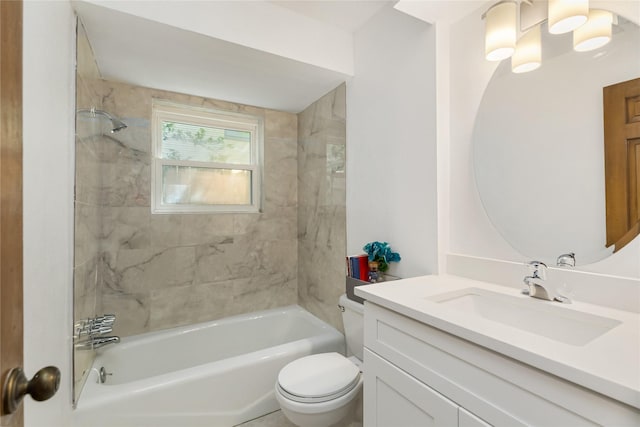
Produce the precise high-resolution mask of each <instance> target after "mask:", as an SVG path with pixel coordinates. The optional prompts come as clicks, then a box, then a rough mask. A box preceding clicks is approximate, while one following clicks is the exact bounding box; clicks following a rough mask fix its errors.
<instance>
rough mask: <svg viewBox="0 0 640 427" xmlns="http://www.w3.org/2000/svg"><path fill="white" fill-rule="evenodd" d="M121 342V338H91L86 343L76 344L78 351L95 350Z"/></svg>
mask: <svg viewBox="0 0 640 427" xmlns="http://www.w3.org/2000/svg"><path fill="white" fill-rule="evenodd" d="M118 342H120V337H116V336H112V337H90V338H89V339H86V340H84V341H81V342H79V343H77V344H76V348H77V349H78V350H95V349H97V348H100V347H104V346H105V345H109V344H115V343H118Z"/></svg>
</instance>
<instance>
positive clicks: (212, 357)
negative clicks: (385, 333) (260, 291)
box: [74, 306, 344, 427]
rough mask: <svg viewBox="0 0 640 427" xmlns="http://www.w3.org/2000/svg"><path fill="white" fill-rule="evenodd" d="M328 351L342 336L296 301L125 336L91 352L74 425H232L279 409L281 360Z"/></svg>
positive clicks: (340, 345)
mask: <svg viewBox="0 0 640 427" xmlns="http://www.w3.org/2000/svg"><path fill="white" fill-rule="evenodd" d="M329 351H337V352H340V353H343V354H344V337H343V335H342V334H340V333H339V332H338V331H336V330H335V329H334V328H332V327H331V326H329V325H328V324H326V323H324V322H323V321H321V320H320V319H318V318H316V317H314V316H313V315H312V314H310V313H309V312H307V311H305V310H304V309H302V308H300V307H298V306H290V307H285V308H280V309H273V310H267V311H262V312H257V313H249V314H246V315H242V316H234V317H230V318H226V319H222V320H217V321H214V322H208V323H201V324H198V325H189V326H186V327H182V328H176V329H170V330H167V331H160V332H153V333H148V334H143V335H138V336H134V337H129V338H124V339H123V340H122V341H121V342H120V343H119V344H115V345H111V346H109V347H106V348H105V349H104V350H101V351H100V352H99V354H98V356H97V357H96V360H95V362H94V364H93V368H92V372H91V374H90V375H89V378H88V379H87V382H86V384H85V386H84V389H83V390H82V393H81V395H80V399H79V401H78V405H77V408H76V410H75V412H74V426H76V427H147V426H148V427H165V426H166V427H169V426H171V427H178V426H179V427H196V426H207V427H215V426H234V425H236V424H240V423H242V422H245V421H248V420H250V419H253V418H256V417H259V416H261V415H264V414H267V413H269V412H272V411H275V410H277V409H279V406H278V403H277V402H276V399H275V395H274V384H275V382H276V377H277V374H278V372H279V371H280V369H281V368H282V367H283V366H284V365H286V364H287V363H289V362H290V361H292V360H295V359H297V358H299V357H302V356H305V355H309V354H313V353H322V352H329ZM101 367H104V368H105V369H106V371H107V372H110V373H112V375H110V376H108V377H107V380H106V382H105V383H103V384H100V383H98V370H99V369H100V368H101Z"/></svg>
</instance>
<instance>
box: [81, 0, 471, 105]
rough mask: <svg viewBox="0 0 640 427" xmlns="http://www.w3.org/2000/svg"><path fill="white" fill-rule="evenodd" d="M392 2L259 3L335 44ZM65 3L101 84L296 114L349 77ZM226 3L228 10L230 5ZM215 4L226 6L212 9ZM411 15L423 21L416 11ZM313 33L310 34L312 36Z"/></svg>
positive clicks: (437, 6)
mask: <svg viewBox="0 0 640 427" xmlns="http://www.w3.org/2000/svg"><path fill="white" fill-rule="evenodd" d="M236 1H237V3H236V5H238V4H240V5H242V4H243V3H244V5H245V7H246V4H247V2H246V1H244V0H236ZM118 3H119V4H123V3H121V2H113V3H112V5H113V4H118ZM130 3H131V4H134V3H136V2H130ZM145 3H146V4H145ZM153 3H154V1H153V0H151V1H147V2H141V3H137V5H135V7H138V8H147V5H150V6H151V5H153ZM393 3H395V2H393V1H349V0H343V1H286V0H285V1H280V0H270V1H268V2H266V4H271V5H276V6H278V7H277V8H275V9H278V10H280V9H279V8H282V10H283V11H284V10H286V11H287V14H288V16H289V15H290V16H294V18H293V19H294V20H295V14H299V15H301V16H304V18H301V19H300V20H299V21H304V19H307V20H308V19H309V18H311V21H307V22H308V23H309V24H314V23H317V25H318V26H324V27H323V28H328V29H329V31H328V32H325V33H324V34H325V35H327V34H328V35H329V36H331V34H333V33H332V32H333V31H335V34H338V33H339V36H340V37H342V39H340V40H343V39H344V37H347V39H349V38H351V39H352V35H353V34H354V33H355V32H356V31H357V30H358V29H360V28H361V27H362V26H363V25H364V24H365V23H366V22H367V21H369V20H370V19H371V17H373V15H375V14H376V13H378V12H379V11H380V10H381V9H382V8H384V7H385V6H387V7H390V5H391V4H393ZM403 3H404V4H408V5H409V6H410V7H411V8H412V10H415V9H416V3H419V4H422V7H423V8H425V9H420V8H418V10H427V15H428V14H430V13H431V14H433V13H436V12H437V11H442V10H446V9H447V7H451V5H454V4H455V3H456V2H455V1H442V0H424V1H422V2H415V1H400V2H398V4H396V7H397V8H398V9H400V7H399V6H400V5H402V4H403ZM461 3H469V2H468V1H462V2H461ZM72 4H73V5H74V8H75V10H76V12H77V13H78V15H79V17H80V19H81V21H82V22H83V24H84V26H85V29H86V32H87V36H88V38H89V41H90V43H91V47H92V49H93V52H94V55H95V58H96V62H97V65H98V68H99V70H100V72H101V75H102V77H103V78H105V79H107V80H114V81H121V82H125V83H130V84H133V85H138V86H144V87H151V88H156V89H162V90H169V91H174V92H180V93H186V94H192V95H198V96H203V97H209V98H215V99H223V100H227V101H232V102H237V103H242V104H248V105H255V106H260V107H265V108H271V109H276V110H282V111H289V112H294V113H297V112H300V111H302V110H304V109H305V108H306V107H307V106H309V105H310V104H311V103H313V102H314V101H316V100H317V99H319V98H320V97H321V96H323V95H324V94H326V93H327V92H329V91H331V90H332V89H334V88H335V87H336V86H338V85H339V84H341V83H342V82H344V81H346V80H348V79H349V78H350V77H351V75H349V74H345V73H344V72H339V71H334V70H332V69H328V68H323V67H322V66H317V65H312V64H310V63H306V62H303V61H296V60H293V59H290V58H291V57H286V55H278V54H272V53H267V52H265V51H263V50H260V49H253V48H250V47H247V46H246V45H240V44H236V43H232V42H229V41H225V40H221V39H218V38H214V37H212V36H210V35H206V34H204V33H202V32H196V31H188V30H185V29H184V28H178V27H177V26H172V25H167V24H165V23H162V22H160V21H157V20H152V19H145V18H142V17H140V16H139V15H137V14H135V13H127V11H126V9H122V8H120V9H118V7H113V6H110V5H109V4H108V2H104V3H102V4H100V2H99V1H96V0H84V1H83V0H75V1H73V3H72ZM185 4H186V3H185ZM228 4H229V5H231V6H234V5H233V2H229V3H228ZM256 5H259V4H258V3H256ZM262 5H265V3H262ZM218 7H225V8H226V7H227V6H220V4H218ZM272 9H273V7H272ZM146 10H149V9H146ZM224 10H225V11H226V10H228V9H224ZM291 12H294V13H295V14H292V13H291ZM410 14H412V15H414V16H417V17H419V18H420V19H424V18H423V17H422V16H418V15H419V14H416V13H410ZM142 16H144V15H142ZM254 18H255V17H254ZM202 19H203V21H204V22H206V25H208V28H210V25H209V23H210V22H213V20H210V18H208V17H203V18H202ZM288 19H291V18H288ZM332 28H333V29H334V30H332ZM304 29H306V28H304ZM241 31H246V29H245V28H243V29H242V30H241ZM236 33H237V32H236ZM293 34H294V35H295V33H293ZM312 36H313V37H316V35H315V33H312ZM315 40H317V41H319V43H318V46H320V47H318V46H315V48H316V49H318V48H319V49H321V50H320V51H318V52H320V53H322V54H325V55H327V54H328V55H331V54H332V53H331V52H333V51H331V50H329V51H327V50H326V49H325V50H324V51H323V50H322V49H323V46H322V42H323V40H318V39H317V38H315ZM334 46H335V45H334ZM339 46H346V45H343V44H340V45H339ZM309 52H315V51H311V50H309ZM346 52H349V51H348V50H347V51H346Z"/></svg>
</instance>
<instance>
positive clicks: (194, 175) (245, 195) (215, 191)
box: [162, 165, 251, 205]
mask: <svg viewBox="0 0 640 427" xmlns="http://www.w3.org/2000/svg"><path fill="white" fill-rule="evenodd" d="M162 203H163V204H193V205H202V204H204V205H250V204H251V171H248V170H240V169H209V168H198V167H191V166H167V165H164V166H163V167H162Z"/></svg>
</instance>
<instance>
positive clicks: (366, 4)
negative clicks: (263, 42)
mask: <svg viewBox="0 0 640 427" xmlns="http://www.w3.org/2000/svg"><path fill="white" fill-rule="evenodd" d="M271 3H273V4H276V5H278V6H281V7H285V8H287V9H290V10H292V11H294V12H296V13H299V14H301V15H305V16H308V17H309V18H314V19H317V20H318V21H322V22H325V23H327V24H329V25H333V26H334V27H337V28H340V29H341V30H344V31H347V32H349V33H352V34H353V33H355V32H356V31H357V30H358V29H360V27H362V26H363V25H364V24H365V23H366V22H367V21H368V20H369V19H371V17H372V16H373V15H375V14H376V13H377V12H378V11H379V10H380V9H381V8H382V7H384V6H385V5H388V4H390V3H394V2H392V1H358V0H354V1H345V0H342V1H331V0H329V1H300V0H296V1H279V0H271Z"/></svg>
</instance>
